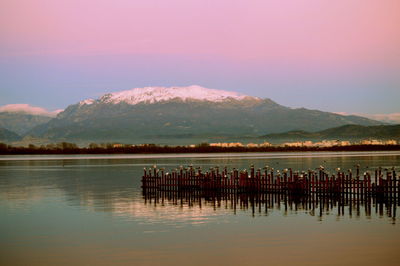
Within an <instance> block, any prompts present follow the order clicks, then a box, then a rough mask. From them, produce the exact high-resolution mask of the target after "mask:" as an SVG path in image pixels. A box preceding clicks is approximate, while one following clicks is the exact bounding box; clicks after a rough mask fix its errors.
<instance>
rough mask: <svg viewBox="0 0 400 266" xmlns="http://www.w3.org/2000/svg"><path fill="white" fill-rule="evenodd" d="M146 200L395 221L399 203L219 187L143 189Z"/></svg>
mask: <svg viewBox="0 0 400 266" xmlns="http://www.w3.org/2000/svg"><path fill="white" fill-rule="evenodd" d="M143 198H144V201H145V204H150V205H155V206H157V205H159V206H166V205H175V206H181V207H183V206H188V207H190V208H193V207H198V208H213V209H214V210H215V211H217V210H218V209H225V210H226V209H229V210H232V212H233V213H234V214H236V212H237V211H240V210H245V211H248V210H251V212H252V215H253V216H254V215H256V214H260V215H268V213H269V212H270V211H271V210H273V209H276V210H281V211H283V214H284V215H286V214H287V213H288V212H289V213H290V212H297V211H299V212H305V213H308V214H310V215H312V216H318V217H320V218H321V219H322V217H323V216H324V215H326V214H330V215H331V214H336V215H338V216H345V215H348V216H349V217H350V218H351V217H353V216H355V217H360V216H365V217H371V216H372V215H378V216H381V217H384V216H387V217H391V218H392V223H395V222H396V208H397V205H400V202H397V201H396V200H395V199H394V198H388V199H384V198H377V197H372V196H365V197H361V196H360V195H358V196H357V195H356V194H355V195H353V194H341V195H336V196H322V195H317V194H309V195H293V194H286V193H224V192H220V191H199V190H185V191H160V190H155V189H144V190H143Z"/></svg>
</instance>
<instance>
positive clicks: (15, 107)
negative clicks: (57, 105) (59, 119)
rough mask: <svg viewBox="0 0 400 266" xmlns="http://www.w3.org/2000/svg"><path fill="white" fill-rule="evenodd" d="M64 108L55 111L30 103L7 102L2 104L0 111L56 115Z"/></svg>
mask: <svg viewBox="0 0 400 266" xmlns="http://www.w3.org/2000/svg"><path fill="white" fill-rule="evenodd" d="M62 111H63V110H62V109H58V110H55V111H48V110H46V109H44V108H42V107H37V106H31V105H29V104H7V105H4V106H0V112H7V113H24V114H31V115H42V116H48V117H56V116H57V114H58V113H60V112H62Z"/></svg>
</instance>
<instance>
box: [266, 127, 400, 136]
mask: <svg viewBox="0 0 400 266" xmlns="http://www.w3.org/2000/svg"><path fill="white" fill-rule="evenodd" d="M263 137H264V138H267V139H280V140H308V139H321V140H322V139H346V140H357V139H367V138H375V139H400V125H379V126H360V125H345V126H340V127H334V128H330V129H326V130H322V131H319V132H307V131H290V132H286V133H278V134H268V135H265V136H263Z"/></svg>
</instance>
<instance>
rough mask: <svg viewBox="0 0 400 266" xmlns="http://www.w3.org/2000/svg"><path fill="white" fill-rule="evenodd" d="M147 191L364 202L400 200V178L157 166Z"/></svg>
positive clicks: (147, 175) (148, 174)
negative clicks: (296, 197)
mask: <svg viewBox="0 0 400 266" xmlns="http://www.w3.org/2000/svg"><path fill="white" fill-rule="evenodd" d="M142 188H143V190H144V191H213V192H222V193H266V194H268V193H272V194H274V193H275V194H289V195H303V196H304V195H311V194H317V195H318V196H320V197H321V196H322V197H325V196H326V197H332V196H345V197H350V198H351V197H356V198H360V199H363V198H365V197H371V196H372V197H378V198H382V199H390V200H392V199H394V201H396V199H400V179H399V178H397V175H396V171H395V169H394V168H392V169H382V168H378V169H376V170H374V172H373V173H372V174H371V173H370V172H365V173H363V174H360V170H359V167H357V168H356V169H355V171H354V172H353V171H352V170H348V171H341V170H340V169H337V170H336V171H335V173H328V172H327V171H325V170H324V168H323V167H319V168H318V169H317V170H308V171H303V172H299V171H293V170H292V169H290V168H289V169H284V170H282V171H275V170H274V169H273V168H270V167H268V166H266V167H264V168H263V169H261V168H259V169H255V168H254V166H251V167H250V169H249V170H238V169H235V168H233V169H231V170H229V171H228V169H227V167H223V168H220V167H214V168H210V169H209V170H208V171H205V172H203V171H202V170H201V169H200V168H194V167H193V166H189V167H182V166H181V167H179V168H177V169H174V170H172V171H170V172H165V169H163V168H157V167H156V166H154V167H152V168H149V169H146V168H145V169H144V174H143V178H142Z"/></svg>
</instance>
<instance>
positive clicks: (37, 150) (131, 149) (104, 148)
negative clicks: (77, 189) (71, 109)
mask: <svg viewBox="0 0 400 266" xmlns="http://www.w3.org/2000/svg"><path fill="white" fill-rule="evenodd" d="M395 150H400V145H350V146H332V147H282V146H270V147H215V146H210V145H209V144H208V143H201V144H197V145H195V146H194V147H190V146H168V145H156V144H142V145H130V144H118V145H115V144H112V143H101V144H96V143H91V144H89V145H88V146H87V147H79V146H78V145H77V144H75V143H69V142H60V143H54V144H47V145H40V146H36V145H33V144H29V145H28V146H27V147H20V146H12V145H8V144H5V143H0V154H2V155H7V154H9V155H11V154H134V153H139V154H140V153H214V152H286V151H287V152H296V151H297V152H305V151H395Z"/></svg>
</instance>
